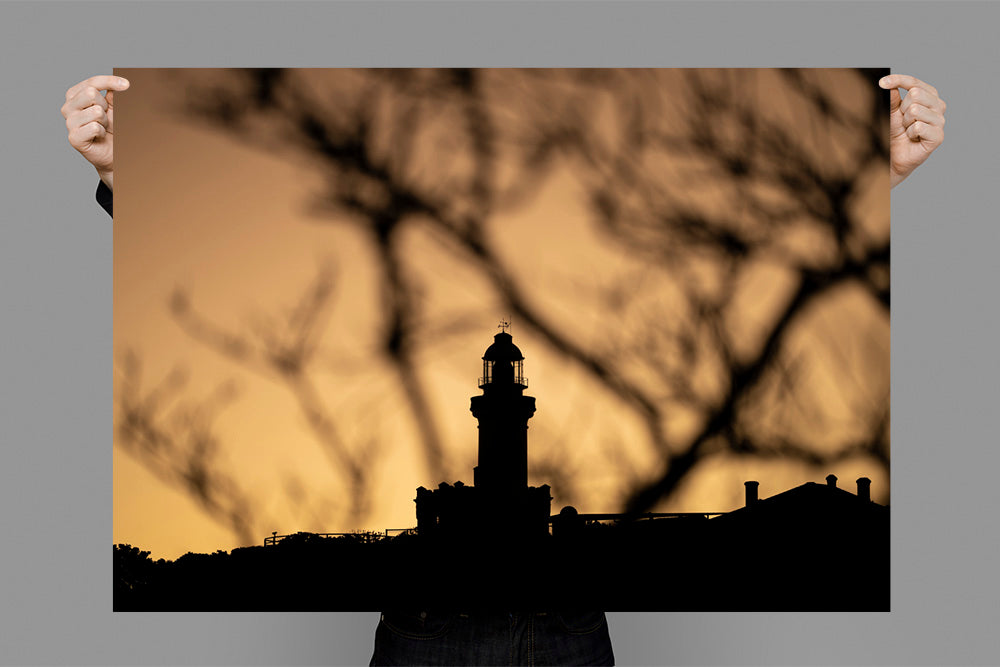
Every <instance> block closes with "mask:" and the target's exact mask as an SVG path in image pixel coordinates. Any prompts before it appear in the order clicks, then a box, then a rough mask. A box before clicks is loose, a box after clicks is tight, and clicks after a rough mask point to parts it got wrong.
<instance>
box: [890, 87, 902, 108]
mask: <svg viewBox="0 0 1000 667" xmlns="http://www.w3.org/2000/svg"><path fill="white" fill-rule="evenodd" d="M902 101H903V98H902V97H900V95H899V88H890V89H889V113H892V112H893V111H896V110H898V109H899V105H900V104H901V103H902Z"/></svg>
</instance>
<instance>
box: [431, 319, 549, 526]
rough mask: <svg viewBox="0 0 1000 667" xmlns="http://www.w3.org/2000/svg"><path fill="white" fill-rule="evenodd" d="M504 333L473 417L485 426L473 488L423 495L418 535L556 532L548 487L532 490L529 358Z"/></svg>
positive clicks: (486, 362) (491, 351) (444, 487)
mask: <svg viewBox="0 0 1000 667" xmlns="http://www.w3.org/2000/svg"><path fill="white" fill-rule="evenodd" d="M507 326H508V325H507V324H506V323H502V324H501V328H502V329H503V330H502V331H501V332H500V333H498V334H496V335H495V336H494V337H493V344H492V345H490V346H489V347H488V348H486V352H485V353H484V354H483V374H482V377H480V378H479V388H480V389H481V390H482V394H481V395H479V396H473V397H472V404H471V407H470V410H471V411H472V414H473V416H475V418H476V420H477V421H478V422H479V458H478V465H477V466H476V467H475V468H474V469H473V484H472V486H467V485H465V484H464V483H463V482H456V483H455V484H454V485H452V484H447V483H441V484H439V485H438V488H437V489H434V490H428V489H426V488H424V487H420V488H418V489H417V497H416V499H415V502H416V504H417V533H418V534H419V535H421V536H432V537H439V538H473V537H481V538H485V537H490V536H493V537H496V538H503V539H511V538H514V539H541V538H543V537H544V536H546V535H548V532H549V515H550V513H551V506H552V496H551V494H550V488H549V485H548V484H543V485H542V486H538V487H534V486H528V420H529V419H531V417H532V415H534V414H535V398H534V397H533V396H526V395H525V394H524V390H525V389H527V387H528V380H527V378H525V377H524V355H523V354H521V350H520V349H518V347H517V346H516V345H514V340H513V338H512V337H511V335H510V334H509V333H507V331H506V327H507Z"/></svg>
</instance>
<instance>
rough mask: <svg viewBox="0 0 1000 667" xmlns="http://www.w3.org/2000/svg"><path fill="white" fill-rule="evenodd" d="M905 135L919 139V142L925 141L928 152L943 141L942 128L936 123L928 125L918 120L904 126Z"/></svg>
mask: <svg viewBox="0 0 1000 667" xmlns="http://www.w3.org/2000/svg"><path fill="white" fill-rule="evenodd" d="M906 136H908V137H909V138H910V139H911V140H913V141H919V142H920V143H921V144H925V143H926V147H927V149H928V152H930V151H932V150H934V149H935V148H937V147H938V146H940V145H941V142H942V141H944V128H942V127H940V126H937V125H928V124H927V123H925V122H923V121H921V120H918V121H917V122H915V123H914V124H913V125H910V126H909V127H908V128H906Z"/></svg>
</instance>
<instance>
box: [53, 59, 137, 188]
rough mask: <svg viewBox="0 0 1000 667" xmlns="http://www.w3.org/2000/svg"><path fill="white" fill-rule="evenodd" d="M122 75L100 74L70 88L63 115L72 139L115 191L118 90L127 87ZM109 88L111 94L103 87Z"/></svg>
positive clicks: (71, 142) (72, 142)
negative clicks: (115, 117) (116, 94)
mask: <svg viewBox="0 0 1000 667" xmlns="http://www.w3.org/2000/svg"><path fill="white" fill-rule="evenodd" d="M128 87H129V82H128V80H127V79H123V78H122V77H120V76H111V75H99V76H92V77H90V78H89V79H87V80H86V81H81V82H80V83H78V84H76V85H75V86H73V87H72V88H70V89H69V90H67V91H66V103H65V104H64V105H63V106H62V115H63V118H65V119H66V129H67V130H69V143H70V145H71V146H72V147H73V148H75V149H76V150H78V151H80V154H81V155H83V157H85V158H87V161H88V162H90V164H92V165H94V168H95V169H97V174H98V175H99V176H100V177H101V180H102V181H104V183H105V184H106V185H107V186H108V187H109V188H111V190H112V191H114V132H115V124H114V91H121V90H127V89H128ZM102 90H106V91H108V94H107V97H105V96H104V95H101V91H102Z"/></svg>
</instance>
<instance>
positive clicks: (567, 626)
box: [555, 611, 604, 635]
mask: <svg viewBox="0 0 1000 667" xmlns="http://www.w3.org/2000/svg"><path fill="white" fill-rule="evenodd" d="M555 617H556V621H557V622H558V623H559V625H560V626H561V627H562V629H563V630H565V631H566V632H568V633H570V634H571V635H586V634H590V633H591V632H595V631H597V630H598V629H599V628H600V627H601V626H602V625H604V612H603V611H569V612H567V611H563V612H558V613H556V614H555Z"/></svg>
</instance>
